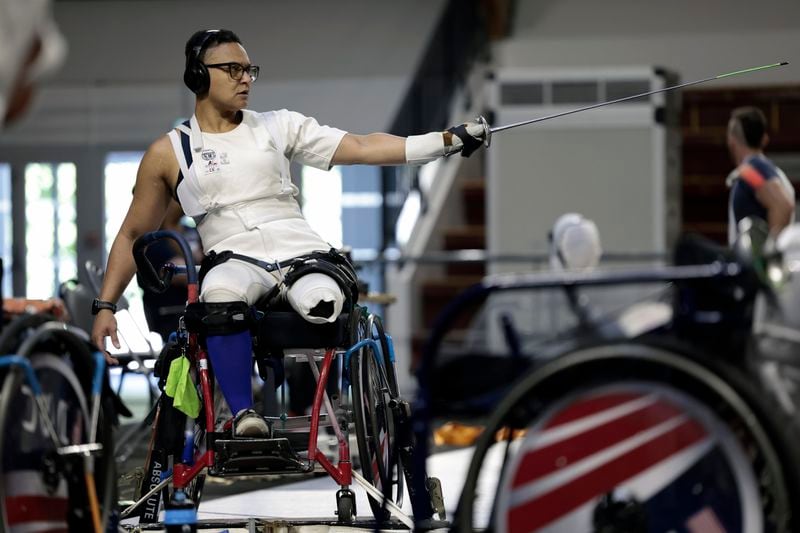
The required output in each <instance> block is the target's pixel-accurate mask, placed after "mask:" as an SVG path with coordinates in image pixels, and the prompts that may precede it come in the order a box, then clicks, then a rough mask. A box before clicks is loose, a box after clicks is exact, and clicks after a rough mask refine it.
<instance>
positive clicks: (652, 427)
mask: <svg viewBox="0 0 800 533" xmlns="http://www.w3.org/2000/svg"><path fill="white" fill-rule="evenodd" d="M765 240H766V232H765V231H764V230H763V229H761V228H759V227H756V226H750V227H748V228H747V231H746V232H745V233H744V234H743V237H742V239H741V240H740V242H739V243H737V247H736V248H735V249H734V252H732V253H724V252H721V251H719V250H715V249H712V248H709V247H706V246H704V245H703V244H698V243H691V242H690V243H689V244H688V245H687V246H685V247H684V248H683V249H682V250H681V251H680V253H678V254H677V255H676V259H677V263H678V264H677V265H676V266H665V267H654V268H647V269H625V270H614V271H611V270H609V271H594V272H584V273H580V272H564V273H534V274H520V275H505V276H495V277H487V278H486V279H485V280H484V281H483V282H482V283H480V284H478V285H476V286H473V287H472V288H470V289H468V290H466V291H465V292H464V293H462V294H461V295H460V296H459V297H457V298H456V299H455V300H454V301H452V302H451V303H450V304H449V305H448V307H447V308H446V309H445V310H444V311H443V312H442V314H441V315H440V316H439V318H438V320H437V322H436V325H435V327H434V330H433V333H432V335H431V337H430V339H429V341H428V343H427V345H426V348H425V352H424V355H423V359H422V362H421V365H420V368H419V370H418V379H419V381H420V390H419V396H418V398H417V400H416V403H415V411H414V413H415V417H417V418H416V419H415V428H416V429H417V435H416V439H417V442H420V443H423V446H424V445H425V443H426V442H427V434H428V432H429V431H430V420H431V418H432V417H434V416H437V415H442V414H446V413H452V412H453V410H454V409H453V407H455V408H456V409H455V410H456V411H457V412H459V413H468V414H470V415H472V416H474V415H476V414H479V415H483V416H486V417H487V421H486V424H485V429H484V431H483V432H482V433H481V435H480V437H479V438H478V440H477V441H476V443H475V449H474V453H473V455H472V459H471V461H470V464H469V468H468V470H467V473H466V478H465V482H464V486H463V489H462V492H461V497H460V499H459V502H458V505H457V508H456V511H455V515H454V519H453V523H452V526H451V527H452V530H453V531H474V530H476V529H484V528H485V529H486V530H490V531H511V532H513V531H549V532H561V531H563V532H575V531H596V532H623V531H624V532H651V531H652V532H656V531H658V532H663V531H687V530H688V531H781V532H789V531H796V530H797V527H798V526H797V522H798V518H797V516H796V510H797V509H800V455H798V453H797V446H796V443H797V442H798V440H797V439H798V433H797V430H798V425H797V422H798V420H797V419H796V418H795V417H794V416H792V415H793V413H791V412H789V411H787V410H786V409H784V408H782V407H781V405H780V403H779V402H778V401H777V399H776V397H775V394H776V392H775V390H773V388H772V387H770V386H769V385H767V384H765V383H763V382H762V381H759V380H758V379H754V378H755V377H756V376H757V375H758V374H757V368H758V365H759V364H760V363H761V360H762V359H761V356H760V354H758V353H753V350H752V348H753V343H749V342H748V339H747V338H746V337H747V335H748V332H749V329H747V328H748V327H750V325H751V320H752V313H753V307H754V302H755V301H756V300H757V299H758V298H760V297H765V298H767V299H769V298H770V292H771V282H770V279H769V278H770V277H775V273H776V272H778V271H779V267H778V266H777V265H776V264H775V261H774V260H775V257H771V256H770V254H769V253H768V252H767V251H766V249H765V248H764V242H765ZM641 282H659V283H667V284H669V287H670V292H671V296H672V298H671V304H672V310H673V314H672V318H671V320H669V321H668V322H667V323H666V324H664V325H662V326H660V327H658V328H656V329H654V330H652V331H647V332H642V333H640V334H637V335H634V336H625V335H621V334H619V333H618V332H617V333H610V334H609V331H615V330H613V328H608V327H605V326H606V325H605V324H600V323H595V324H586V323H583V324H581V327H580V328H578V329H577V330H575V331H573V332H572V333H573V334H572V335H566V336H563V337H560V338H558V339H554V340H552V341H551V342H549V343H544V344H543V345H541V346H539V351H538V353H536V354H524V355H529V356H530V357H525V358H514V357H511V358H509V360H508V361H505V362H502V359H500V360H498V358H496V357H494V358H493V359H492V360H487V359H485V358H484V359H482V358H481V357H480V355H476V354H473V356H472V357H471V359H470V365H471V366H472V369H473V372H476V373H477V374H480V375H491V374H492V372H491V371H489V370H481V369H480V368H476V365H477V364H483V365H484V367H485V368H486V367H487V365H488V364H492V365H493V366H494V368H495V372H496V373H499V374H500V375H499V376H498V378H497V380H496V381H497V382H498V383H501V384H503V386H496V387H494V388H493V387H488V386H485V387H484V388H483V389H482V390H481V391H479V393H472V394H469V393H468V391H459V390H453V389H452V388H451V389H449V390H444V389H443V388H442V387H440V386H437V385H438V384H439V383H440V381H438V380H437V379H436V377H435V376H441V375H452V374H453V373H454V372H457V371H458V365H459V362H458V360H453V361H450V362H447V363H446V364H440V365H439V366H437V365H436V361H437V358H438V357H439V354H440V352H441V350H442V344H443V339H444V337H445V334H446V332H447V331H448V329H449V328H451V327H452V326H453V324H454V323H456V321H457V320H458V316H459V314H460V311H461V310H462V309H464V308H467V307H468V306H469V305H470V304H473V303H475V302H479V301H483V300H485V299H486V298H487V297H488V296H489V295H491V294H499V293H506V292H514V291H524V290H531V291H541V290H544V289H558V290H569V291H575V290H580V289H583V288H587V287H599V286H605V287H615V288H617V287H622V286H625V285H626V284H632V283H641ZM573 301H574V300H573ZM512 329H513V328H512ZM506 333H507V335H506V343H507V345H508V347H507V351H508V352H510V353H512V355H514V354H517V355H519V343H518V342H515V334H514V332H513V331H511V332H508V331H506ZM517 340H518V339H517ZM454 392H455V393H458V392H461V395H460V396H459V395H456V396H457V397H455V398H454V397H453V396H452V395H453V393H454ZM517 430H521V432H522V437H521V438H517V439H512V437H511V436H512V435H513V434H514V433H518V431H517ZM425 455H426V453H425V450H420V454H419V456H418V457H417V459H416V462H415V475H416V476H424V474H425V472H426V464H425V461H424V459H422V458H423V457H424V456H425ZM490 464H491V465H492V466H491V467H489V466H488V465H490ZM497 465H499V467H498V466H497ZM498 468H499V472H498ZM417 479H419V477H417Z"/></svg>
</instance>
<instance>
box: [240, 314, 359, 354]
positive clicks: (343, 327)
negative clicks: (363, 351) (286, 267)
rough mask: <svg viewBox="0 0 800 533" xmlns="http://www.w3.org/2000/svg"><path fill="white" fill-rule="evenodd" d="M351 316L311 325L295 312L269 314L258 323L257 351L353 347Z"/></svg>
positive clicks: (255, 342) (345, 315)
mask: <svg viewBox="0 0 800 533" xmlns="http://www.w3.org/2000/svg"><path fill="white" fill-rule="evenodd" d="M349 323H350V315H349V314H347V313H342V314H341V315H339V317H338V318H337V319H336V320H335V321H334V322H331V323H325V324H312V323H311V322H308V321H307V320H306V319H304V318H303V317H302V316H300V315H299V314H297V313H296V312H294V311H273V310H269V311H267V312H266V313H265V314H264V316H263V317H262V318H261V320H259V321H258V323H257V324H256V328H257V329H256V335H255V338H254V344H255V347H256V348H257V350H258V351H262V350H269V351H275V350H282V349H285V348H339V347H349V346H350V327H349Z"/></svg>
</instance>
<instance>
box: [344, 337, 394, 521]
mask: <svg viewBox="0 0 800 533" xmlns="http://www.w3.org/2000/svg"><path fill="white" fill-rule="evenodd" d="M350 384H351V386H352V402H353V405H352V406H353V413H354V422H355V431H356V443H357V445H358V454H359V460H360V463H361V473H362V475H363V476H364V478H365V479H366V480H367V481H368V482H369V483H370V484H371V485H372V486H373V487H375V488H377V489H378V490H380V491H381V492H382V493H383V494H384V496H385V497H386V498H387V499H388V500H392V501H394V500H393V496H394V495H395V490H394V488H395V487H394V485H395V483H396V480H397V479H399V478H400V475H401V474H400V472H399V471H398V462H397V449H396V446H397V443H396V439H395V434H394V428H395V426H394V418H393V414H392V410H391V408H390V407H389V401H390V400H391V396H390V393H389V388H388V383H387V382H386V378H385V373H384V372H381V369H380V368H379V367H378V363H377V361H376V357H375V355H374V353H373V351H372V350H370V349H364V350H361V351H360V352H359V353H356V354H353V356H352V357H351V358H350ZM368 499H369V504H370V507H371V508H372V513H373V515H374V516H375V519H376V520H378V522H384V521H386V520H388V519H389V516H390V514H389V512H388V511H387V510H386V509H384V508H383V502H382V501H380V500H377V499H375V498H373V497H372V496H369V498H368Z"/></svg>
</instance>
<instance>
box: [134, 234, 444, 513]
mask: <svg viewBox="0 0 800 533" xmlns="http://www.w3.org/2000/svg"><path fill="white" fill-rule="evenodd" d="M159 239H173V240H174V241H175V242H176V243H178V244H179V246H180V247H181V249H182V250H183V255H184V256H185V259H186V267H175V266H174V265H165V266H164V267H162V268H160V269H158V270H156V268H154V266H153V265H151V264H149V263H148V262H147V258H146V257H145V254H144V251H145V250H146V248H147V246H148V245H149V244H151V243H153V242H155V241H156V240H159ZM134 257H135V259H136V262H137V266H138V269H139V272H140V275H143V276H144V277H145V278H146V279H147V280H148V284H149V285H150V286H151V287H152V288H153V289H155V290H158V289H159V288H161V287H165V286H168V285H169V283H170V281H171V278H172V276H173V275H174V274H175V273H183V272H185V274H186V276H187V280H188V290H189V292H188V294H189V304H188V305H187V315H186V316H185V317H184V318H188V316H189V315H188V310H189V309H190V308H191V306H192V305H193V304H194V303H195V302H197V299H198V294H199V288H198V279H197V271H196V268H195V266H194V264H193V262H192V258H191V254H190V253H189V249H188V246H187V245H186V242H185V241H184V240H183V238H182V237H181V236H180V235H178V234H176V233H174V232H170V231H157V232H153V233H149V234H146V235H144V236H142V237H140V238H139V239H138V240H137V241H136V243H135V245H134ZM255 314H256V316H257V320H256V321H255V325H254V326H252V327H251V333H252V336H253V346H254V349H253V351H254V359H255V361H256V363H257V365H258V369H259V373H260V374H261V376H262V377H263V378H265V381H266V382H269V381H270V380H272V381H277V382H278V383H280V382H282V377H281V372H280V368H282V360H283V357H284V356H285V355H286V354H298V355H297V357H303V358H305V359H306V361H307V362H308V366H309V368H310V369H311V371H312V373H313V374H314V377H315V378H316V388H315V393H314V401H313V404H312V407H311V414H310V416H305V415H303V416H290V415H289V414H287V413H285V412H282V413H279V414H277V416H270V415H266V416H264V418H265V419H266V421H267V423H268V425H269V426H270V427H271V429H272V435H271V436H270V437H269V438H241V437H237V438H233V436H232V431H231V429H230V428H228V427H222V428H218V426H217V425H216V420H215V407H216V406H215V405H214V385H213V384H214V378H213V368H211V365H210V362H209V360H208V357H207V354H206V352H205V350H204V348H203V342H202V338H203V331H202V325H199V326H198V324H197V321H194V320H188V319H186V320H181V322H180V324H179V326H178V330H177V332H176V333H177V334H176V341H175V342H174V343H170V344H168V345H167V347H166V348H165V352H162V359H164V360H163V361H161V362H159V364H158V365H157V366H158V367H160V368H162V370H160V372H159V374H160V375H161V378H162V380H163V379H165V377H166V373H165V371H164V370H163V369H164V368H166V367H167V366H168V361H169V360H170V359H171V358H173V357H177V356H183V355H185V356H187V357H188V358H189V360H190V361H191V363H192V366H193V372H192V373H193V377H194V379H195V383H196V387H197V389H198V391H199V396H200V398H201V409H200V415H199V416H198V418H197V420H193V419H191V418H189V417H187V416H186V415H183V414H182V413H179V412H178V411H177V410H175V409H174V408H173V407H172V405H171V399H170V398H169V397H167V396H166V395H165V394H162V396H161V399H160V401H159V402H158V404H157V406H156V408H155V409H154V411H153V412H152V413H151V417H150V418H151V420H152V427H153V435H152V437H151V445H150V449H149V452H148V457H147V461H146V465H145V471H144V476H143V479H144V483H143V484H142V486H141V487H140V489H139V490H138V492H137V498H136V501H135V502H133V503H132V504H131V505H130V506H128V507H127V508H126V509H125V510H124V511H123V512H122V517H123V518H125V517H138V518H139V523H140V524H146V523H156V522H158V521H159V512H160V510H162V509H166V512H167V515H166V516H167V520H169V509H170V507H171V502H173V503H174V501H175V500H176V497H177V498H178V499H180V500H181V501H183V502H184V506H185V502H187V501H189V502H192V503H193V504H194V506H195V508H196V507H197V505H199V502H200V499H201V498H202V492H203V485H204V482H205V478H206V476H214V477H230V476H263V475H274V474H281V475H283V474H309V473H312V472H315V471H318V470H320V469H321V470H323V471H324V472H326V473H327V474H328V475H329V476H330V477H331V478H332V479H333V480H334V481H335V482H336V484H337V485H338V486H339V489H338V491H337V492H336V495H335V505H336V507H335V510H336V515H337V519H336V522H337V523H340V524H350V523H353V522H354V520H355V519H356V517H357V509H356V505H355V502H356V500H355V495H354V493H353V491H352V490H351V486H352V485H353V482H354V481H355V482H357V483H359V484H360V485H361V486H363V487H364V489H365V490H366V492H367V495H368V500H369V505H370V511H371V514H372V516H373V518H374V521H375V523H377V524H383V523H387V522H388V521H389V520H390V518H391V516H395V517H397V518H398V519H399V520H400V521H401V522H403V523H405V524H406V525H407V526H409V527H410V526H412V525H413V522H412V521H411V520H410V519H409V518H408V517H406V516H405V515H404V514H403V513H402V511H401V510H400V506H401V505H402V500H403V495H404V492H405V491H407V492H408V494H409V497H410V499H411V500H412V502H414V501H417V500H424V501H417V503H416V504H415V505H416V507H417V508H420V509H425V511H423V515H424V516H420V517H418V518H419V519H420V520H423V521H426V520H427V521H428V522H430V523H432V524H433V523H435V522H436V521H435V520H433V514H434V512H437V511H438V512H441V513H443V509H442V508H441V505H440V504H438V503H437V502H440V501H441V487H440V486H439V484H438V480H436V479H435V478H427V479H426V480H425V481H424V483H423V487H424V489H423V490H422V491H416V490H415V487H416V484H415V483H412V481H413V476H412V471H411V463H412V459H413V455H414V453H415V450H414V448H415V446H414V443H413V433H412V431H411V426H410V410H409V404H408V403H407V402H406V401H404V400H403V399H402V398H401V397H400V395H399V390H398V384H397V378H396V374H395V370H394V351H393V347H392V341H391V337H390V336H389V335H387V334H386V332H385V331H384V329H383V325H382V322H381V320H380V318H379V317H377V316H375V315H373V314H370V313H369V312H368V311H367V310H366V308H364V307H360V306H358V305H353V307H352V308H351V309H347V310H346V312H342V314H340V316H339V317H338V318H337V319H336V321H335V322H333V323H329V324H322V325H315V324H311V323H309V322H307V321H306V320H304V319H303V318H302V317H301V316H300V315H298V314H297V313H295V312H294V311H293V310H289V309H288V308H282V307H280V306H279V305H278V306H276V305H267V306H266V307H264V306H256V309H255ZM286 356H288V355H286ZM268 369H269V370H268ZM276 369H278V371H276ZM338 373H340V375H341V379H337V378H335V377H332V376H335V375H337V374H338ZM162 385H163V383H162ZM175 428H179V430H178V431H176V430H175ZM184 428H185V431H183V429H184ZM320 431H328V432H330V433H332V434H334V435H335V437H336V441H337V443H338V458H337V459H336V460H331V459H329V458H328V456H326V454H325V453H323V451H322V450H320V449H319V448H318V445H317V442H318V436H319V434H320ZM351 433H354V434H355V441H356V446H357V449H358V456H359V458H360V473H359V472H358V471H357V470H356V469H354V468H353V463H352V460H351V450H350V441H349V435H350V434H351ZM406 484H408V487H407V488H405V486H406Z"/></svg>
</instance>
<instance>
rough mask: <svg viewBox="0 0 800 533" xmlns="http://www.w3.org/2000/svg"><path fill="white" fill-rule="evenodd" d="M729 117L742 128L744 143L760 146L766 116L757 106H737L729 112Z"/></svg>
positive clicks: (751, 146) (755, 146) (764, 130)
mask: <svg viewBox="0 0 800 533" xmlns="http://www.w3.org/2000/svg"><path fill="white" fill-rule="evenodd" d="M731 119H733V120H735V121H736V122H737V123H738V124H739V126H741V128H742V135H743V137H744V139H741V140H742V141H744V143H745V144H746V145H747V146H749V147H750V148H756V149H757V148H761V141H762V140H763V139H764V134H765V133H766V132H767V118H766V117H765V116H764V113H762V112H761V110H760V109H758V108H757V107H752V106H747V107H737V108H736V109H734V110H733V111H732V112H731Z"/></svg>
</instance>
